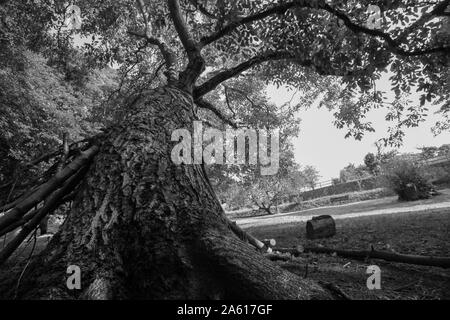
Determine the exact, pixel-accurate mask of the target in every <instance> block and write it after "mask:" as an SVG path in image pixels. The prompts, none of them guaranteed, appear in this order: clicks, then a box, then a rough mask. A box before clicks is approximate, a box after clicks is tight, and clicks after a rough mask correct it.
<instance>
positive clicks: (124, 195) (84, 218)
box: [18, 87, 333, 299]
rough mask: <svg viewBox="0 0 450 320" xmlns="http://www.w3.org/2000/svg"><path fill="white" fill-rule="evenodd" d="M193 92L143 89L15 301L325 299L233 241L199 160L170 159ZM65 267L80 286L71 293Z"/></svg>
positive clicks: (186, 124) (186, 123) (189, 114)
mask: <svg viewBox="0 0 450 320" xmlns="http://www.w3.org/2000/svg"><path fill="white" fill-rule="evenodd" d="M195 118H196V115H195V105H194V103H193V100H192V97H191V96H190V95H189V94H186V93H184V92H182V91H180V90H178V89H175V88H171V87H164V88H159V89H157V90H152V91H148V92H145V93H144V94H142V96H141V97H140V98H139V99H137V101H136V102H135V104H134V105H133V106H131V107H130V110H129V113H128V116H126V117H125V118H124V119H123V121H121V123H120V124H118V125H117V126H115V127H113V128H111V129H110V130H109V131H108V133H107V134H106V135H105V137H104V138H102V140H101V141H99V147H100V151H99V153H98V154H97V156H96V157H95V159H94V161H93V163H92V164H91V167H90V169H89V171H88V173H87V175H86V177H85V180H84V182H83V185H82V188H81V191H80V192H79V194H78V195H77V197H76V198H75V201H74V203H73V205H72V209H71V211H70V213H69V214H68V217H67V218H66V221H65V222H64V224H63V225H62V227H61V230H60V231H59V232H58V233H57V234H56V235H55V236H54V237H53V239H52V241H51V242H50V244H49V245H48V247H47V249H45V250H44V251H43V252H42V253H41V254H40V256H39V257H38V258H37V259H36V260H35V261H34V262H33V263H32V264H31V265H30V266H29V267H28V269H27V271H26V272H25V275H24V276H23V277H22V280H21V284H20V288H19V291H18V298H22V299H35V298H50V299H78V298H83V299H133V298H135V299H176V298H179V299H218V298H221V299H226V298H251V299H257V298H260V299H312V298H318V299H328V298H333V296H332V293H330V292H329V291H327V290H326V289H324V288H322V287H321V286H319V285H317V284H316V283H315V282H313V281H311V280H307V279H302V278H299V277H297V276H295V275H294V274H291V273H289V272H287V271H285V270H283V269H281V268H280V267H278V266H276V265H275V264H273V263H272V262H271V261H269V260H267V259H266V258H264V256H263V255H262V254H261V253H260V252H258V251H257V250H255V249H254V248H253V247H252V246H250V245H249V244H247V243H245V242H243V241H241V240H240V239H238V238H237V237H236V236H235V235H234V234H233V233H232V232H231V230H230V229H229V227H228V224H227V220H226V217H225V215H224V213H223V210H222V208H221V206H220V203H219V201H218V200H217V198H216V196H215V194H214V191H213V190H212V188H211V185H210V184H209V180H208V179H207V177H206V175H205V171H204V169H203V167H202V166H201V165H181V166H180V165H175V164H174V163H173V162H172V160H171V158H170V154H171V149H172V147H173V145H174V144H175V143H176V142H171V134H172V132H173V130H175V129H179V128H186V129H188V130H191V128H192V121H193V120H194V119H195ZM69 265H78V266H79V267H80V269H81V285H82V286H81V290H72V291H71V290H68V289H67V287H66V279H67V277H68V275H67V274H66V270H67V267H68V266H69Z"/></svg>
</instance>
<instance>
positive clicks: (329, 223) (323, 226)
mask: <svg viewBox="0 0 450 320" xmlns="http://www.w3.org/2000/svg"><path fill="white" fill-rule="evenodd" d="M335 234H336V224H335V222H334V219H333V218H332V217H331V216H329V215H322V216H318V217H313V218H312V219H311V220H308V221H307V222H306V238H307V239H321V238H329V237H332V236H334V235H335Z"/></svg>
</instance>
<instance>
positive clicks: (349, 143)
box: [267, 74, 450, 181]
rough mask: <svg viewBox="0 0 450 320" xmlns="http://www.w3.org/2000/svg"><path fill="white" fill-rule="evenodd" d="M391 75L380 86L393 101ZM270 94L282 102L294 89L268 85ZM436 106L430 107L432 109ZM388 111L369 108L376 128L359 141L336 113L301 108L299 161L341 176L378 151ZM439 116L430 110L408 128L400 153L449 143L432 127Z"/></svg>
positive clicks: (297, 143) (323, 174)
mask: <svg viewBox="0 0 450 320" xmlns="http://www.w3.org/2000/svg"><path fill="white" fill-rule="evenodd" d="M388 77H389V76H388V74H385V76H383V77H382V78H381V79H380V80H379V81H378V82H377V88H380V89H381V90H383V91H386V95H385V96H386V97H387V98H388V101H392V100H393V94H391V93H390V90H389V87H390V83H389V80H388ZM267 94H268V95H269V97H270V99H271V100H272V102H274V103H275V104H277V105H281V104H283V103H285V102H287V101H289V100H290V99H291V97H292V94H293V92H292V91H289V90H288V88H286V87H280V88H278V89H277V88H276V87H275V86H272V85H269V86H268V88H267ZM294 99H301V96H300V95H298V96H296V97H295V98H294ZM409 99H411V100H412V101H414V102H417V101H418V95H416V96H410V97H409ZM436 109H437V107H436V106H434V107H430V110H436ZM386 111H387V110H386V109H377V110H372V111H370V112H369V114H368V115H367V118H366V120H367V121H371V122H372V125H373V127H374V129H375V132H373V133H366V134H365V135H364V137H363V139H362V140H361V141H357V140H355V139H354V138H347V139H345V137H344V136H345V134H346V133H347V130H346V129H345V128H343V129H337V128H336V127H335V126H334V125H333V121H334V117H333V114H332V112H330V111H328V110H327V109H326V108H320V109H319V108H317V106H313V107H311V108H309V109H308V110H300V111H299V112H298V113H297V117H299V118H300V119H301V124H300V134H299V136H298V138H294V139H293V140H292V142H293V145H294V155H295V160H296V162H297V163H299V164H300V165H302V166H305V165H313V166H314V167H316V168H317V169H318V171H319V172H320V175H321V178H320V180H321V181H325V180H329V179H332V178H336V177H339V172H340V170H341V169H342V168H344V167H345V166H346V165H348V164H349V163H354V164H356V165H358V164H363V163H364V156H365V155H366V154H367V153H369V152H373V153H376V150H377V149H376V147H375V142H376V141H377V140H379V139H381V138H385V137H387V130H388V127H389V125H392V123H390V122H388V121H386V120H385V118H384V116H385V114H386ZM439 118H440V117H439V116H437V115H435V114H430V115H429V116H428V117H427V120H426V121H425V122H422V123H421V125H420V126H419V127H416V128H406V129H405V130H404V131H405V138H404V143H403V145H402V147H400V148H399V149H397V150H398V151H399V152H401V153H404V152H419V151H418V150H417V148H418V147H422V146H441V145H442V144H447V143H450V132H446V133H441V134H440V135H438V136H437V137H435V136H434V135H433V133H432V132H431V128H432V127H433V126H434V124H435V123H436V121H437V120H439ZM387 150H389V149H387Z"/></svg>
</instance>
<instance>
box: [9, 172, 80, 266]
mask: <svg viewBox="0 0 450 320" xmlns="http://www.w3.org/2000/svg"><path fill="white" fill-rule="evenodd" d="M86 169H87V167H83V168H81V169H79V170H78V172H77V173H75V174H74V175H73V176H72V177H70V178H69V179H68V180H67V181H66V182H65V183H64V185H63V186H62V187H61V188H60V189H58V190H56V191H54V192H53V193H52V194H51V195H50V196H49V197H48V198H47V199H46V202H45V203H44V205H43V206H42V208H40V209H38V210H37V211H36V213H34V215H33V216H32V217H31V219H30V220H29V221H28V222H26V223H25V224H24V225H23V226H22V229H21V230H20V231H19V233H18V234H17V235H16V236H15V237H14V238H13V239H12V240H11V241H10V242H8V244H7V245H6V247H5V248H3V250H2V251H0V266H1V265H2V264H3V263H4V262H5V261H6V260H7V259H8V258H9V257H10V256H11V255H12V254H13V253H14V251H15V250H16V249H17V248H18V247H19V246H20V245H21V243H22V242H23V241H24V240H25V238H26V237H27V236H28V235H29V234H30V233H31V232H33V230H34V229H36V227H37V226H38V225H39V223H40V222H41V220H42V219H43V218H44V217H45V216H46V215H47V214H48V213H49V212H51V211H53V210H54V209H55V208H57V207H58V205H59V203H60V201H59V200H60V199H61V198H62V197H63V196H64V195H65V194H67V193H68V192H70V190H72V189H73V188H74V187H75V186H76V185H77V184H78V183H79V182H80V180H81V179H82V178H83V177H84V175H85V174H86V171H87V170H86Z"/></svg>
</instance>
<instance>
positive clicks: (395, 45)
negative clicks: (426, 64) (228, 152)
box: [200, 0, 450, 56]
mask: <svg viewBox="0 0 450 320" xmlns="http://www.w3.org/2000/svg"><path fill="white" fill-rule="evenodd" d="M448 4H449V1H448V0H446V1H442V2H440V3H439V4H438V5H437V6H435V7H434V8H433V10H432V11H431V15H434V16H442V15H446V12H445V9H446V7H447V6H448ZM292 8H311V9H323V10H325V11H327V12H328V13H330V14H332V15H334V16H336V17H338V18H339V19H341V20H342V21H343V22H344V24H345V25H346V26H347V27H348V28H349V29H350V30H352V31H353V32H354V33H364V34H366V35H369V36H374V37H379V38H382V39H383V40H385V41H386V43H387V45H388V49H389V50H390V51H392V52H394V53H396V54H399V55H403V56H421V55H426V54H431V53H438V52H442V53H448V52H450V47H445V46H443V47H436V48H427V49H423V50H415V51H408V50H405V49H403V48H401V47H400V45H401V44H402V43H401V42H400V41H398V40H397V39H393V38H392V37H391V36H390V35H389V34H387V33H385V32H383V31H380V30H376V29H370V28H367V27H364V26H361V25H359V24H356V23H354V22H353V21H352V20H351V19H350V18H349V17H348V16H347V15H346V14H345V13H343V12H341V11H339V10H337V9H335V8H333V7H331V6H330V5H329V4H328V3H327V2H326V1H325V0H324V1H321V2H316V1H314V2H313V1H291V2H287V3H282V4H278V5H275V6H273V7H271V8H269V9H267V10H264V11H261V12H258V13H256V14H253V15H250V16H247V17H244V18H242V19H239V20H237V21H233V22H231V23H229V24H228V25H226V26H225V27H223V28H222V29H220V30H218V31H217V32H215V33H213V34H212V35H209V36H206V37H203V38H202V39H201V41H200V44H201V46H206V45H208V44H211V43H213V42H215V41H217V40H219V39H220V38H222V37H224V36H226V35H229V34H231V33H232V32H233V31H235V30H236V29H237V28H238V27H240V26H243V25H246V24H250V23H253V22H255V21H258V20H263V19H264V18H266V17H269V16H272V15H284V14H285V13H286V11H288V10H289V9H292ZM411 30H412V29H411ZM411 30H409V32H410V31H411Z"/></svg>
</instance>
